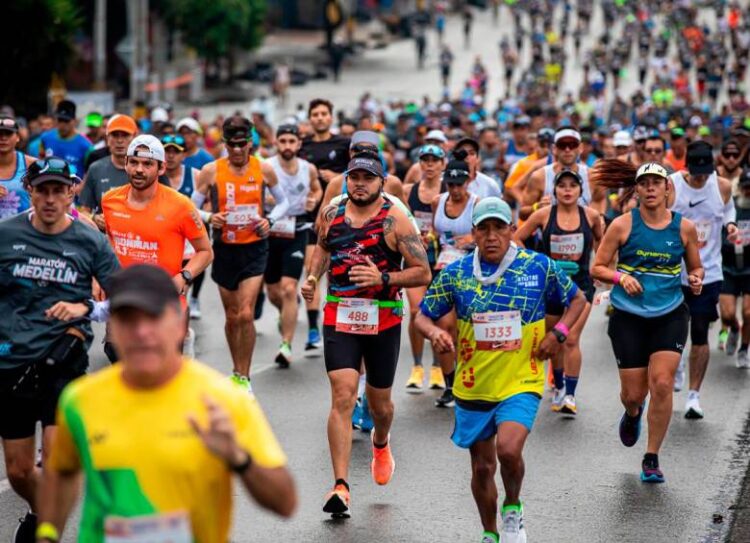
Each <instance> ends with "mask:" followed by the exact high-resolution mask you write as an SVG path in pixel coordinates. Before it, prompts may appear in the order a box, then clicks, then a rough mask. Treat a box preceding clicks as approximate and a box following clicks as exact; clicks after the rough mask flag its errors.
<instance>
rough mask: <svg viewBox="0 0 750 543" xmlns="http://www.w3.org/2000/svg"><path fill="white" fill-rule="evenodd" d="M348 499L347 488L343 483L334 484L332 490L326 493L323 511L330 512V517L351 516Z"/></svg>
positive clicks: (349, 499)
mask: <svg viewBox="0 0 750 543" xmlns="http://www.w3.org/2000/svg"><path fill="white" fill-rule="evenodd" d="M350 501H351V498H350V496H349V489H348V488H346V487H345V486H344V485H336V486H335V487H333V490H331V491H330V492H329V493H328V494H326V502H325V505H323V512H324V513H330V515H331V518H336V519H339V518H350V517H351V516H352V514H351V512H350V511H349V503H350Z"/></svg>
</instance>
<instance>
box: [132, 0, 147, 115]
mask: <svg viewBox="0 0 750 543" xmlns="http://www.w3.org/2000/svg"><path fill="white" fill-rule="evenodd" d="M128 6H130V8H131V17H132V18H131V21H132V23H133V24H132V26H131V36H132V39H133V64H132V67H131V70H130V97H131V100H132V101H133V103H134V105H135V102H138V101H142V100H144V99H145V97H146V89H145V84H146V78H147V77H148V60H147V55H148V43H147V40H148V32H147V29H148V26H147V25H148V0H132V1H131V2H128Z"/></svg>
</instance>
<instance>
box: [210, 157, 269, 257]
mask: <svg viewBox="0 0 750 543" xmlns="http://www.w3.org/2000/svg"><path fill="white" fill-rule="evenodd" d="M216 189H217V191H218V197H219V198H218V200H219V210H220V211H226V212H227V223H226V225H225V226H224V228H222V230H221V241H223V242H224V243H233V244H234V243H254V242H256V241H259V240H260V239H261V238H260V237H259V236H258V234H256V233H255V223H256V221H257V219H259V218H261V217H263V172H262V171H261V169H260V160H258V159H257V158H255V157H253V156H251V157H250V160H249V162H248V164H247V168H246V169H245V173H243V174H242V175H239V174H237V173H235V172H234V171H233V170H232V169H231V168H230V166H229V159H227V158H220V159H219V160H217V161H216Z"/></svg>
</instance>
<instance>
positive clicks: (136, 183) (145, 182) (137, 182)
mask: <svg viewBox="0 0 750 543" xmlns="http://www.w3.org/2000/svg"><path fill="white" fill-rule="evenodd" d="M158 178H159V177H158V176H157V177H154V178H153V179H149V178H148V177H132V178H131V179H130V185H131V186H132V187H133V188H134V189H136V190H146V189H147V188H149V187H150V186H151V185H153V184H154V183H156V180H157V179H158Z"/></svg>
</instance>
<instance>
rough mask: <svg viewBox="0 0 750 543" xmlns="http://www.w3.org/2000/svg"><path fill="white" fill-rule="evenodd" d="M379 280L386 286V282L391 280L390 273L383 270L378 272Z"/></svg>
mask: <svg viewBox="0 0 750 543" xmlns="http://www.w3.org/2000/svg"><path fill="white" fill-rule="evenodd" d="M380 280H381V281H382V282H383V286H384V287H387V286H388V283H390V282H391V275H390V274H389V273H388V272H383V273H381V274H380Z"/></svg>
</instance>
